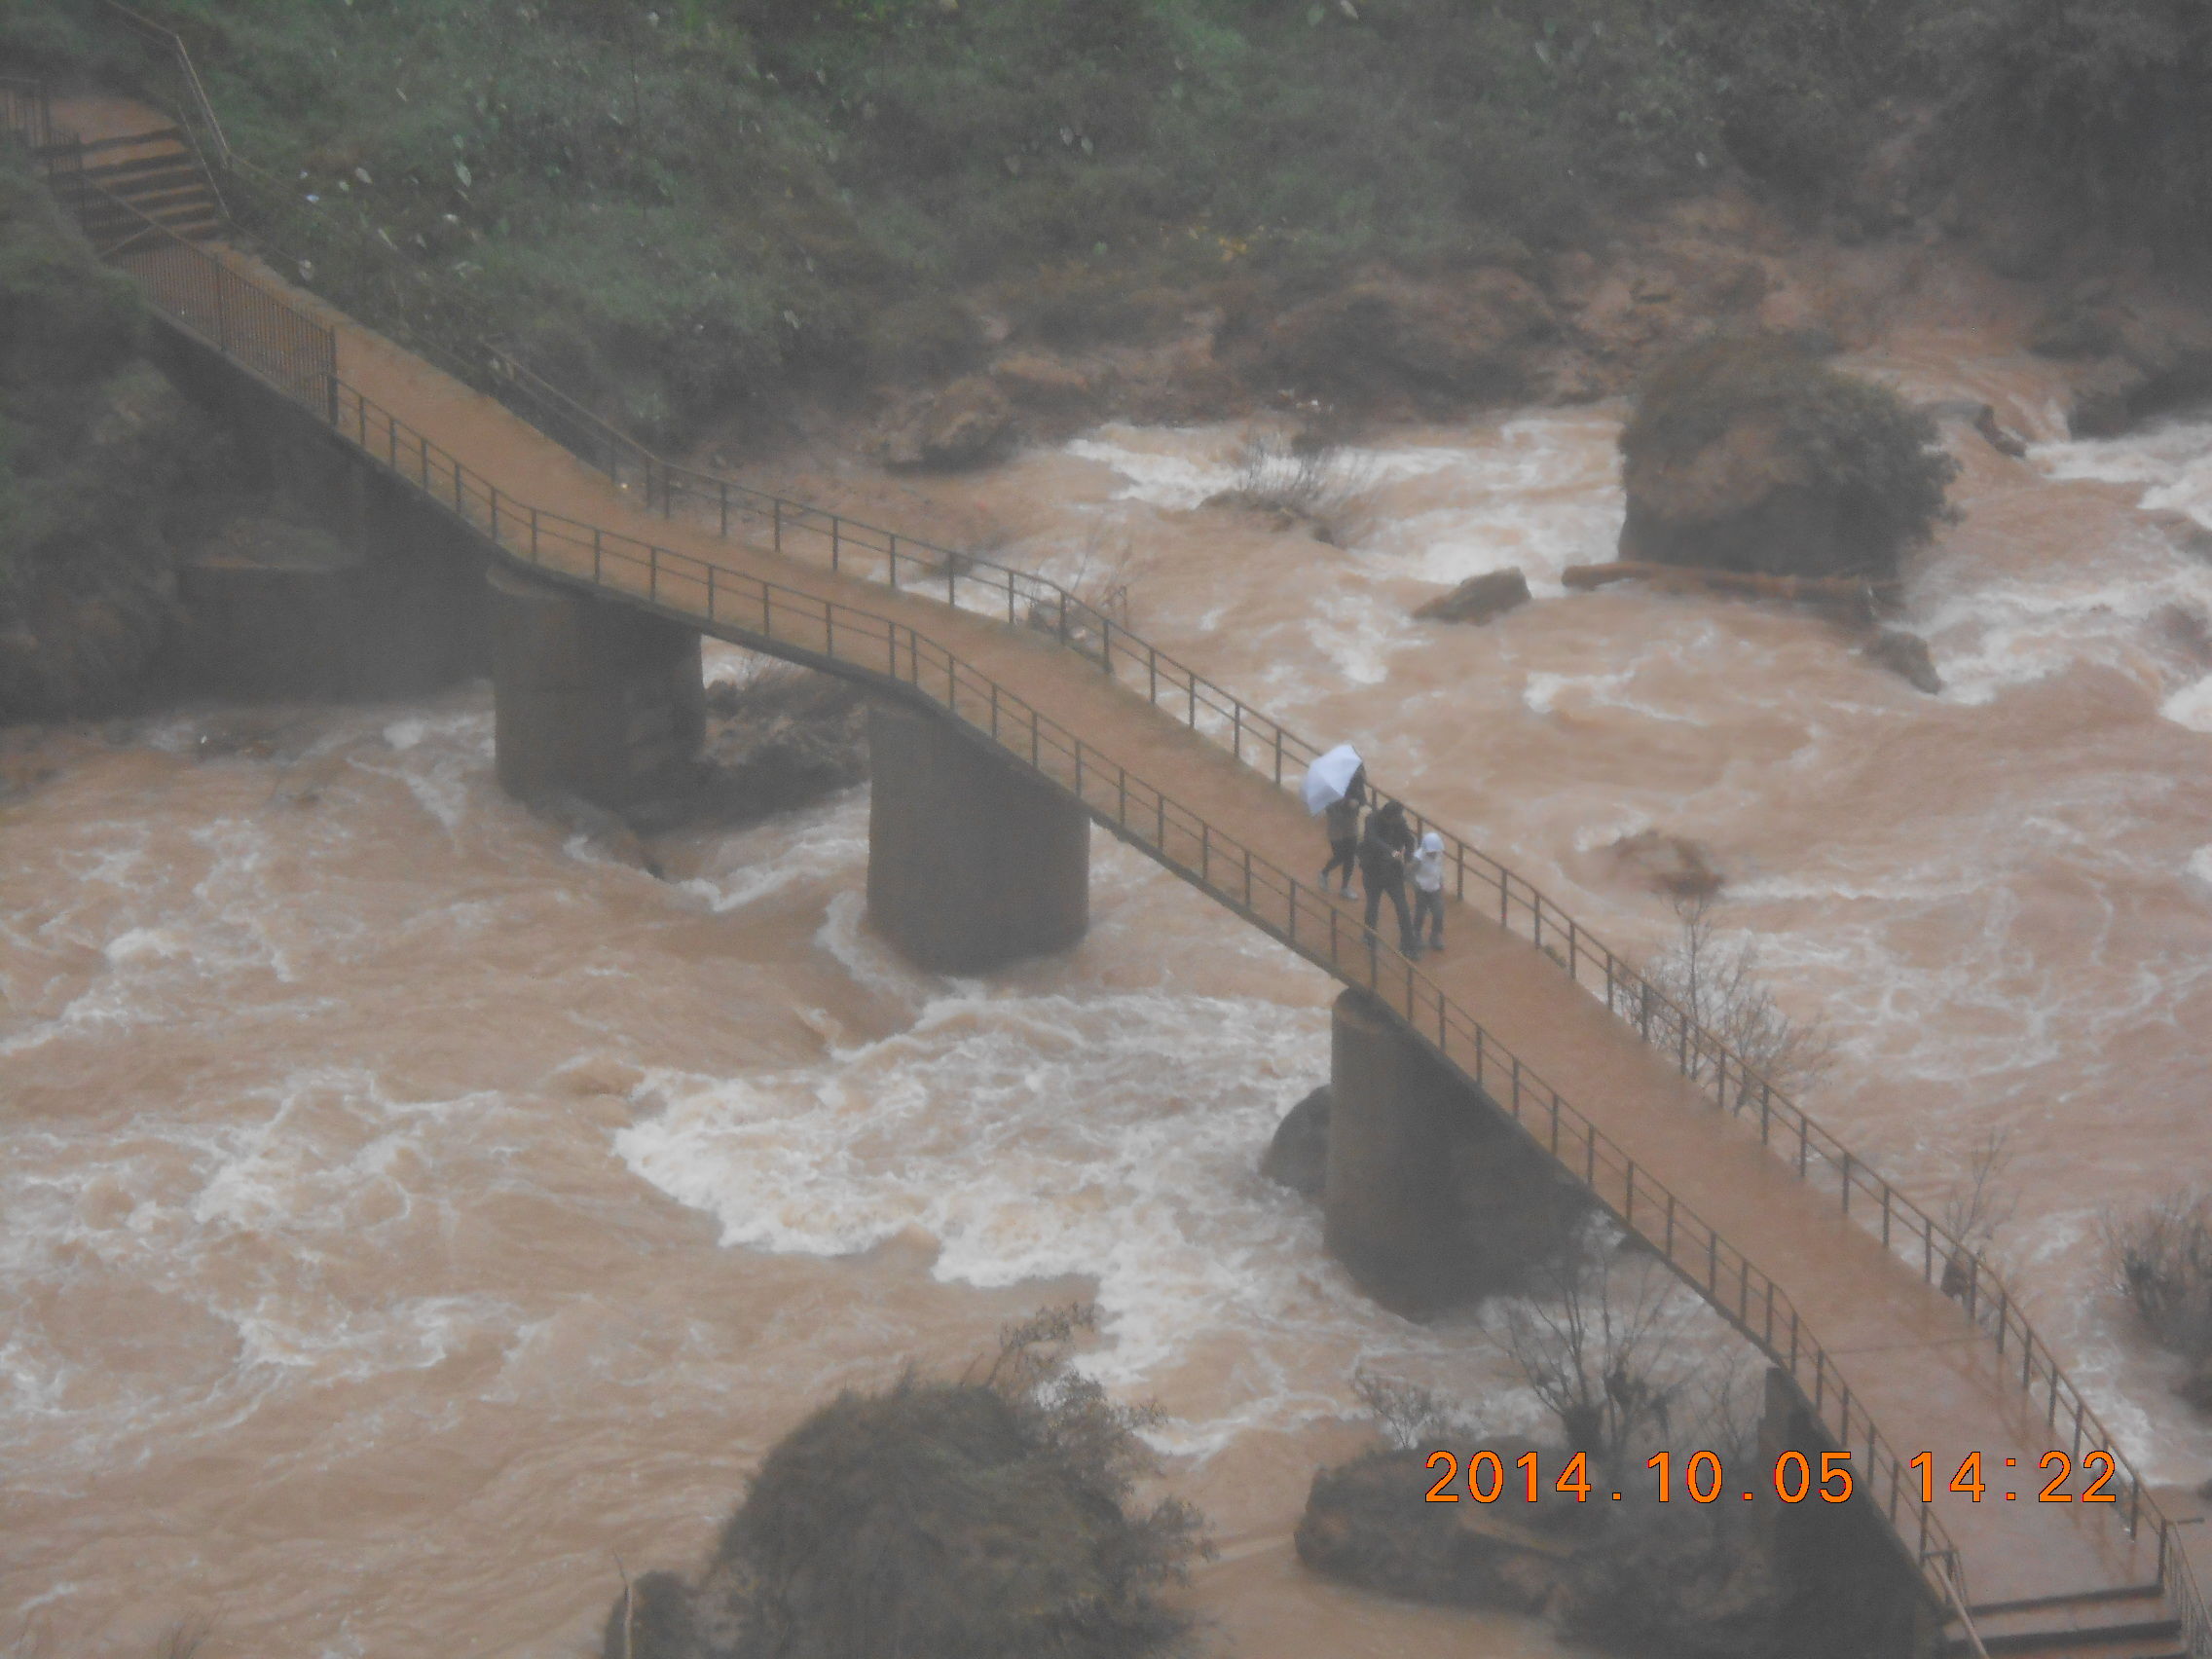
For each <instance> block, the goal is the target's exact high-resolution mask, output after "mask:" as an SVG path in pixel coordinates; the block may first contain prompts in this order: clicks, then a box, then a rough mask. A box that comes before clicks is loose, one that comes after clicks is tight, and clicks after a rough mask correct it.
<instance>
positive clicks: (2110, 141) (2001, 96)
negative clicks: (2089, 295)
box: [1924, 0, 2212, 245]
mask: <svg viewBox="0 0 2212 1659" xmlns="http://www.w3.org/2000/svg"><path fill="white" fill-rule="evenodd" d="M1924 34H1925V40H1926V43H1927V45H1928V48H1929V50H1930V53H1931V55H1932V57H1933V59H1934V61H1935V63H1936V68H1937V73H1938V74H1939V75H1940V77H1941V79H1942V83H1943V84H1944V85H1946V86H1947V87H1949V88H1950V89H1952V91H1953V94H1954V99H1955V113H1956V115H1957V117H1958V119H1959V122H1960V124H1961V126H1962V128H1963V129H1964V131H1965V133H1966V134H1967V136H1968V137H1969V138H1970V139H1971V140H1972V141H1973V142H1974V143H1975V144H1976V146H1977V147H1978V148H1979V150H1980V151H1981V152H1982V153H1983V154H1985V155H1987V156H1989V157H1991V158H1993V159H1998V160H2001V161H2005V162H2008V163H2009V164H2010V165H2011V166H2013V167H2015V168H2022V169H2024V170H2026V171H2028V172H2029V173H2031V174H2032V175H2033V176H2035V177H2037V178H2038V179H2040V181H2041V182H2042V183H2044V184H2045V185H2046V187H2048V188H2050V189H2052V190H2054V191H2055V192H2056V193H2057V194H2058V196H2059V198H2060V199H2061V200H2062V201H2064V202H2066V203H2068V204H2069V205H2071V206H2072V207H2074V208H2075V209H2076V210H2077V211H2081V212H2084V213H2088V214H2092V215H2094V216H2096V217H2097V218H2098V219H2100V220H2101V221H2103V222H2104V223H2106V224H2109V225H2112V226H2115V227H2117V228H2120V229H2123V230H2126V231H2129V232H2132V233H2135V234H2140V235H2146V236H2149V237H2151V238H2153V239H2155V240H2160V241H2165V242H2169V243H2186V244H2194V245H2201V244H2202V243H2203V242H2204V241H2205V240H2206V238H2207V235H2208V234H2212V233H2208V229H2207V227H2208V226H2212V211H2208V210H2212V10H2208V9H2207V8H2205V7H2203V6H2201V5H2194V4H2177V3H2176V0H2099V3H2098V4H2096V5H2059V4H2054V3H2053V0H1950V3H1949V4H1940V5H1938V4H1933V3H1931V4H1930V5H1929V6H1928V9H1927V17H1926V19H1925V23H1924Z"/></svg>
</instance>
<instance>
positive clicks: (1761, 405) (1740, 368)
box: [1620, 335, 1958, 577]
mask: <svg viewBox="0 0 2212 1659" xmlns="http://www.w3.org/2000/svg"><path fill="white" fill-rule="evenodd" d="M1739 428H1758V429H1761V430H1763V431H1765V432H1767V433H1769V434H1771V436H1772V439H1773V446H1774V449H1775V451H1776V455H1777V458H1778V461H1777V464H1778V466H1779V467H1780V468H1781V469H1782V470H1781V471H1780V472H1778V473H1777V477H1776V482H1777V483H1778V484H1787V485H1788V488H1789V489H1790V490H1792V491H1793V492H1795V493H1796V494H1797V495H1798V496H1799V497H1800V498H1802V499H1803V501H1804V503H1805V504H1806V506H1807V513H1808V522H1810V520H1811V519H1818V520H1819V521H1820V523H1819V529H1820V530H1821V532H1822V535H1821V536H1820V537H1819V538H1815V537H1812V536H1806V537H1804V538H1803V545H1802V546H1799V547H1788V548H1780V549H1777V550H1775V551H1776V556H1777V558H1778V559H1779V560H1780V561H1781V562H1782V564H1783V565H1784V566H1785V567H1786V568H1787V569H1788V570H1789V571H1792V572H1794V573H1798V574H1807V575H1845V574H1852V575H1858V574H1864V575H1869V576H1875V577H1881V576H1888V575H1891V574H1893V573H1895V571H1896V570H1897V567H1898V562H1899V558H1900V557H1901V555H1902V554H1903V552H1904V550H1905V549H1906V548H1908V547H1912V546H1916V545H1918V544H1920V543H1922V542H1924V541H1926V540H1927V539H1928V538H1929V537H1930V536H1931V535H1934V534H1935V531H1936V526H1937V525H1939V524H1942V523H1945V522H1946V521H1947V518H1948V512H1947V509H1946V507H1945V505H1944V492H1945V490H1946V489H1947V488H1948V487H1949V485H1950V481H1951V479H1952V478H1953V477H1955V476H1956V475H1957V472H1958V463H1957V462H1956V461H1953V460H1952V459H1951V458H1950V456H1948V455H1946V454H1945V453H1944V452H1943V451H1942V450H1941V449H1940V448H1938V447H1937V433H1936V424H1935V422H1934V420H1933V419H1931V418H1930V417H1929V416H1928V415H1926V414H1924V413H1922V412H1921V411H1919V410H1916V409H1914V408H1913V407H1912V406H1911V405H1910V404H1908V403H1906V402H1905V401H1904V400H1903V399H1902V398H1900V397H1899V396H1898V395H1897V393H1895V392H1893V391H1891V390H1890V389H1889V388H1888V387H1881V386H1876V385H1874V384H1873V383H1871V382H1868V381H1862V380H1859V379H1856V378H1854V377H1852V376H1850V375H1844V374H1839V373H1837V372H1836V371H1835V370H1833V369H1830V368H1828V367H1827V366H1826V365H1825V364H1824V363H1822V362H1820V361H1819V360H1818V359H1817V358H1815V357H1814V356H1813V355H1811V354H1810V353H1809V352H1807V351H1805V350H1802V349H1800V348H1799V347H1797V346H1796V345H1794V344H1793V343H1791V342H1789V341H1788V340H1785V339H1782V338H1779V337H1776V336H1772V335H1758V336H1751V337H1748V338H1739V339H1725V338H1724V339H1716V340H1713V341H1708V342H1706V343H1705V344H1703V345H1699V346H1693V347H1691V348H1690V349H1689V350H1685V351H1682V352H1679V353H1677V355H1676V356H1674V357H1672V358H1670V359H1668V360H1667V361H1666V362H1664V363H1662V364H1661V365H1660V366H1659V368H1658V369H1657V370H1656V371H1655V372H1654V373H1653V374H1652V375H1651V377H1650V378H1649V379H1648V380H1647V381H1646V382H1645V384H1644V386H1643V387H1642V389H1641V391H1640V393H1639V394H1638V397H1637V401H1636V408H1635V411H1634V413H1633V414H1632V415H1631V417H1630V419H1629V423H1628V424H1627V426H1625V427H1624V428H1623V429H1622V432H1621V438H1620V447H1621V456H1622V459H1623V461H1624V462H1625V463H1626V472H1627V477H1628V482H1629V486H1630V495H1631V505H1630V510H1631V514H1632V516H1634V514H1635V513H1636V511H1637V503H1636V500H1635V497H1636V494H1637V488H1636V473H1637V471H1638V469H1640V468H1644V469H1648V470H1649V471H1650V472H1663V471H1664V470H1665V469H1668V468H1671V467H1679V466H1683V465H1686V464H1688V463H1689V462H1690V461H1693V460H1694V459H1695V458H1696V457H1697V456H1698V455H1699V453H1700V452H1701V451H1704V450H1705V449H1706V448H1707V447H1708V446H1709V445H1713V444H1714V443H1716V442H1719V441H1721V440H1722V439H1723V438H1725V437H1727V436H1728V435H1729V434H1730V433H1731V432H1732V431H1735V430H1737V429H1739ZM1792 561H1794V562H1792ZM1711 562H1714V563H1724V562H1725V561H1723V560H1721V559H1717V558H1716V559H1714V560H1713V561H1711Z"/></svg>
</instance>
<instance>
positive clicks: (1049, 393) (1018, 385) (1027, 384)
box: [991, 351, 1093, 414]
mask: <svg viewBox="0 0 2212 1659" xmlns="http://www.w3.org/2000/svg"><path fill="white" fill-rule="evenodd" d="M991 380H992V382H993V383H994V384H995V385H996V386H997V387H999V389H1000V390H1002V391H1004V392H1005V393H1006V394H1007V396H1008V397H1010V398H1012V399H1013V400H1014V402H1016V403H1018V404H1021V405H1022V406H1023V407H1025V408H1036V409H1042V410H1046V411H1049V412H1051V413H1053V414H1063V413H1066V412H1068V411H1071V410H1080V409H1082V408H1084V407H1085V406H1086V405H1087V404H1088V403H1089V401H1090V399H1091V395H1092V391H1093V387H1092V384H1091V378H1090V376H1088V374H1086V373H1084V371H1083V370H1082V369H1080V368H1078V367H1077V366H1076V365H1075V364H1073V363H1070V362H1068V361H1066V360H1065V359H1063V358H1059V357H1054V356H1051V355H1049V354H1047V353H1046V352H1043V351H1016V352H1014V353H1012V354H1011V355H1009V356H1005V357H1001V358H1000V359H999V360H998V361H997V362H996V363H993V364H992V365H991Z"/></svg>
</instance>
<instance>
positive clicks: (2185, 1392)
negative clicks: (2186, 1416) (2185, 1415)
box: [2175, 1354, 2212, 1412]
mask: <svg viewBox="0 0 2212 1659" xmlns="http://www.w3.org/2000/svg"><path fill="white" fill-rule="evenodd" d="M2175 1392H2176V1393H2178V1394H2180V1395H2181V1397H2182V1398H2183V1399H2184V1400H2187V1401H2188V1402H2189V1403H2190V1404H2191V1405H2192V1406H2194V1407H2195V1408H2196V1409H2197V1410H2198V1411H2200V1412H2212V1354H2207V1355H2205V1356H2204V1357H2203V1358H2202V1359H2200V1360H2198V1361H2197V1362H2196V1363H2195V1364H2194V1365H2193V1366H2192V1367H2190V1371H2189V1375H2188V1376H2187V1377H2185V1378H2183V1379H2182V1382H2181V1386H2180V1387H2179V1388H2177V1389H2176V1390H2175Z"/></svg>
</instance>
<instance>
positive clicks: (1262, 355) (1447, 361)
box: [1255, 269, 1558, 404]
mask: <svg viewBox="0 0 2212 1659" xmlns="http://www.w3.org/2000/svg"><path fill="white" fill-rule="evenodd" d="M1557 332H1558V321H1557V319H1556V318H1555V317H1554V315H1553V313H1552V309H1551V305H1550V303H1549V302H1548V301H1547V300H1546V299H1545V298H1544V296H1543V294H1542V293H1541V291H1539V290H1538V289H1537V288H1536V287H1535V285H1534V284H1533V283H1531V282H1530V281H1528V280H1527V279H1526V278H1524V277H1521V276H1516V275H1514V274H1513V273H1512V272H1510V271H1504V270H1499V269H1485V270H1481V271H1477V272H1475V273H1474V274H1473V275H1472V276H1468V277H1466V278H1464V279H1463V280H1460V281H1456V282H1422V281H1415V280H1413V279H1410V278H1408V277H1404V276H1394V275H1384V274H1373V275H1370V276H1366V277H1364V278H1363V279H1361V280H1359V281H1355V282H1353V283H1350V284H1349V285H1347V286H1346V287H1344V288H1342V289H1339V290H1337V291H1335V292H1332V293H1329V294H1327V295H1324V296H1323V297H1321V298H1319V299H1315V300H1310V301H1309V302H1307V303H1306V304H1304V305H1301V306H1295V307H1293V308H1291V309H1290V310H1288V311H1286V312H1284V313H1281V314H1280V315H1279V316H1277V317H1276V318H1275V319H1274V320H1273V322H1272V324H1271V325H1270V326H1269V327H1268V329H1267V330H1266V332H1265V335H1264V337H1263V338H1262V339H1261V340H1259V341H1258V342H1257V343H1256V347H1255V350H1256V352H1257V356H1258V359H1259V360H1258V363H1257V365H1256V366H1257V367H1258V368H1259V369H1260V370H1261V371H1263V372H1264V373H1265V374H1267V375H1269V376H1271V377H1272V378H1273V379H1274V380H1276V381H1277V382H1278V384H1281V385H1284V386H1290V387H1298V388H1300V389H1302V390H1308V391H1317V392H1323V393H1328V394H1333V395H1340V396H1350V397H1354V398H1365V397H1372V396H1374V395H1376V394H1377V393H1379V392H1388V391H1392V390H1397V389H1400V388H1411V389H1412V390H1414V391H1416V392H1418V393H1424V394H1427V395H1428V396H1429V397H1430V398H1432V399H1435V400H1438V401H1442V402H1445V403H1452V404H1466V403H1483V402H1504V401H1510V400H1513V399H1516V398H1520V397H1524V396H1526V395H1528V394H1529V392H1530V387H1531V385H1532V384H1533V382H1534V380H1535V379H1536V378H1537V357H1538V354H1539V352H1540V351H1541V349H1542V348H1543V347H1544V346H1545V345H1547V344H1548V343H1549V342H1550V341H1551V340H1552V339H1553V338H1554V336H1555V335H1556V334H1557Z"/></svg>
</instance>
